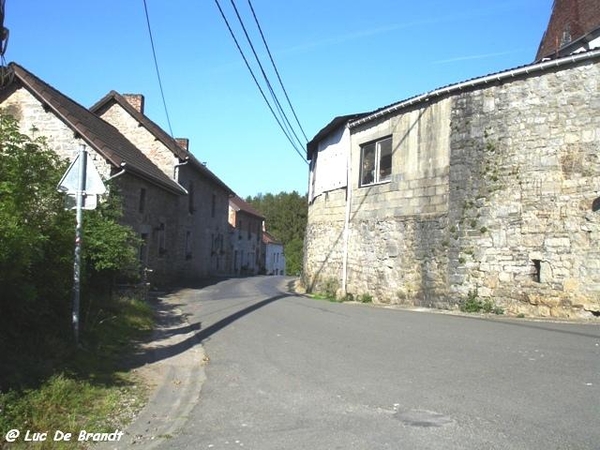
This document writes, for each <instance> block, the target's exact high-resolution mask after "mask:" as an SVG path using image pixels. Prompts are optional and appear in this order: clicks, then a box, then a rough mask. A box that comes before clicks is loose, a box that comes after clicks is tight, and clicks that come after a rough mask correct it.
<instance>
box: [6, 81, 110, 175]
mask: <svg viewBox="0 0 600 450" xmlns="http://www.w3.org/2000/svg"><path fill="white" fill-rule="evenodd" d="M2 110H3V111H4V112H6V113H7V114H10V115H11V116H13V117H14V118H15V119H16V120H17V121H18V122H19V128H20V130H21V133H23V134H26V135H27V136H29V137H31V138H36V137H40V136H43V137H45V138H46V142H47V144H48V147H49V148H50V150H52V151H54V152H55V153H56V154H57V155H58V156H60V157H61V158H63V159H65V160H68V161H72V160H73V159H74V158H75V157H76V156H77V154H78V152H79V146H80V145H81V144H83V143H84V142H83V141H82V140H81V139H76V138H75V136H74V133H73V130H71V129H70V128H69V127H68V126H67V125H65V123H64V122H63V121H62V120H60V119H59V118H57V117H56V116H55V115H54V114H53V113H52V112H50V111H49V110H46V109H44V107H43V106H42V104H41V103H40V102H39V100H38V99H36V98H35V97H34V96H33V95H31V94H30V93H29V91H27V90H26V89H25V88H17V89H16V90H15V91H14V92H12V93H11V94H10V95H9V96H8V97H7V98H6V99H4V101H3V102H2ZM88 150H89V156H90V157H91V158H92V159H93V160H94V164H95V166H96V168H97V169H98V172H99V173H100V175H101V176H102V177H103V178H108V177H109V176H110V171H111V166H110V164H109V163H107V162H106V161H105V160H104V158H102V157H101V156H100V155H98V154H97V153H95V152H94V151H93V150H92V149H90V148H89V147H88Z"/></svg>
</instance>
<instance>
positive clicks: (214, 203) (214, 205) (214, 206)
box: [210, 194, 217, 218]
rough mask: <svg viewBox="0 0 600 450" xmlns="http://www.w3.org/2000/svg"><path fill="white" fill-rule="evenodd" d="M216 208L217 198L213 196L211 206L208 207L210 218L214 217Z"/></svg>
mask: <svg viewBox="0 0 600 450" xmlns="http://www.w3.org/2000/svg"><path fill="white" fill-rule="evenodd" d="M216 207H217V196H216V195H215V194H213V195H212V204H211V207H210V217H212V218H214V217H215V209H216Z"/></svg>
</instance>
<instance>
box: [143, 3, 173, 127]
mask: <svg viewBox="0 0 600 450" xmlns="http://www.w3.org/2000/svg"><path fill="white" fill-rule="evenodd" d="M143 1H144V11H145V12H146V23H147V24H148V34H149V35H150V44H151V45H152V56H153V57H154V68H155V69H156V77H157V78H158V87H159V88H160V95H161V97H162V102H163V106H164V108H165V115H166V116H167V124H168V125H169V132H170V133H171V137H173V128H172V127H171V119H170V118H169V111H168V109H167V102H166V101H165V92H164V90H163V86H162V80H161V79H160V70H159V69H158V60H157V58H156V49H155V48H154V39H153V37H152V28H151V27H150V18H149V16H148V5H146V0H143Z"/></svg>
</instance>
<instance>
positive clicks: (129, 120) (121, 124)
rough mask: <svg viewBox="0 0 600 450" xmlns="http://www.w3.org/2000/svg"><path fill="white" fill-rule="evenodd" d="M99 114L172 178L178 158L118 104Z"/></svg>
mask: <svg viewBox="0 0 600 450" xmlns="http://www.w3.org/2000/svg"><path fill="white" fill-rule="evenodd" d="M99 115H100V117H102V119H104V120H105V121H107V122H108V123H110V124H111V125H112V126H114V127H115V128H117V129H118V130H119V131H120V132H121V134H122V135H123V136H125V137H126V138H127V139H129V140H130V141H131V142H133V143H134V144H135V145H136V146H137V147H138V148H139V149H140V151H141V152H142V153H144V154H145V155H146V156H147V157H148V158H149V159H150V160H151V161H152V162H153V163H154V164H155V165H156V166H157V167H158V168H159V169H160V170H162V171H163V173H164V174H165V175H167V176H168V177H169V178H173V175H174V170H175V164H177V163H178V162H179V160H178V158H177V157H176V156H175V155H173V153H172V152H171V150H169V149H168V148H166V147H165V146H164V145H163V144H162V143H161V142H160V141H159V140H157V139H156V138H155V137H154V135H153V134H152V133H150V132H149V131H148V130H147V129H146V128H145V127H143V126H140V125H139V122H138V121H137V120H135V119H134V118H133V117H132V116H131V115H130V114H129V113H128V112H127V111H125V110H124V109H123V108H121V106H120V105H118V104H116V103H113V104H111V106H110V108H108V109H106V110H103V111H102V112H101V113H100V114H99Z"/></svg>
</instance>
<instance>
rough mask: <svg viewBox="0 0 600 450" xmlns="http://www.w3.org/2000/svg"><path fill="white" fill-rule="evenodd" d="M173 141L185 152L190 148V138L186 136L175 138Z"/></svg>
mask: <svg viewBox="0 0 600 450" xmlns="http://www.w3.org/2000/svg"><path fill="white" fill-rule="evenodd" d="M175 142H177V145H179V146H180V147H181V148H182V149H184V150H185V151H186V152H187V151H189V148H190V140H189V139H188V138H175Z"/></svg>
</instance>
